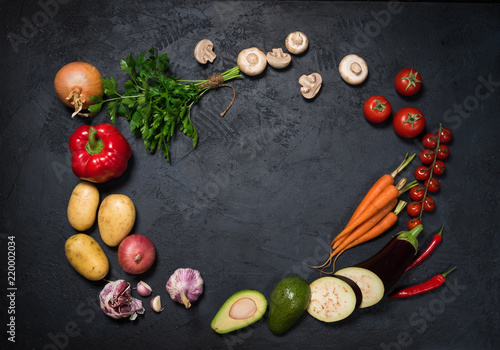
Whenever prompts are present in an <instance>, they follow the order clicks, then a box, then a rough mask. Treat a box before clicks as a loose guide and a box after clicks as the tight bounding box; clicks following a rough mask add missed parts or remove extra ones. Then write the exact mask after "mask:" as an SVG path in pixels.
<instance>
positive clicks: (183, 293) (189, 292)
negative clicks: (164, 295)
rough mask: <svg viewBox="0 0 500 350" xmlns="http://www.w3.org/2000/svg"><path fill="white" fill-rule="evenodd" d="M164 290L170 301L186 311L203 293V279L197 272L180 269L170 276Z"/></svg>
mask: <svg viewBox="0 0 500 350" xmlns="http://www.w3.org/2000/svg"><path fill="white" fill-rule="evenodd" d="M166 289H167V292H168V294H170V297H171V298H172V300H174V301H176V302H178V303H181V304H184V306H185V307H186V309H188V308H189V307H191V303H192V302H194V301H196V300H197V299H198V298H199V296H200V295H201V293H203V279H202V278H201V274H200V272H199V271H197V270H193V269H189V268H180V269H177V270H175V272H174V273H173V274H172V276H170V278H169V279H168V282H167V285H166Z"/></svg>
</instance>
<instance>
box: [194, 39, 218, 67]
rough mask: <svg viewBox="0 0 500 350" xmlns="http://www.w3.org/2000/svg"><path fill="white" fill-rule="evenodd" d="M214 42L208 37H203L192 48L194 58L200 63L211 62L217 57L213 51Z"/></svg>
mask: <svg viewBox="0 0 500 350" xmlns="http://www.w3.org/2000/svg"><path fill="white" fill-rule="evenodd" d="M213 49H214V44H213V43H212V42H211V41H210V40H209V39H203V40H201V41H200V42H199V43H198V44H196V47H195V48H194V58H195V59H196V61H198V62H199V63H201V64H205V63H207V61H210V63H212V62H213V61H214V59H215V58H216V57H217V56H216V55H215V53H214V52H213Z"/></svg>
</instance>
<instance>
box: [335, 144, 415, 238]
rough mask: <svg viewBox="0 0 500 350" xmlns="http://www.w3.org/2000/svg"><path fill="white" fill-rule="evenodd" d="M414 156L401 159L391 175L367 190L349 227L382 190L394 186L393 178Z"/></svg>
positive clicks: (383, 177)
mask: <svg viewBox="0 0 500 350" xmlns="http://www.w3.org/2000/svg"><path fill="white" fill-rule="evenodd" d="M415 155H416V154H413V155H412V156H411V157H410V158H408V153H407V154H406V155H405V158H404V159H403V162H402V163H401V164H400V165H399V166H398V167H397V168H396V170H394V171H393V172H392V173H391V174H384V175H382V176H381V177H380V178H379V179H378V180H377V181H376V182H375V183H374V184H373V186H372V187H371V188H370V189H369V190H368V192H367V193H366V195H365V197H364V198H363V199H362V200H361V202H360V203H359V205H358V207H357V208H356V210H355V211H354V213H353V214H352V216H351V219H350V220H349V222H348V223H347V225H349V224H350V223H352V222H353V221H354V220H355V219H356V218H357V217H358V216H359V215H360V214H361V213H362V212H363V211H364V210H365V209H366V208H367V207H368V205H370V203H371V202H372V201H373V200H374V199H375V197H377V195H379V194H380V192H382V190H383V189H384V188H385V187H387V186H390V185H392V184H394V178H395V177H396V175H397V174H399V173H400V172H401V170H403V169H404V168H405V167H406V166H407V165H408V164H409V163H410V162H411V161H412V160H413V158H415ZM340 238H341V237H339V236H337V237H335V238H334V240H333V241H334V242H335V241H338V240H339V239H340Z"/></svg>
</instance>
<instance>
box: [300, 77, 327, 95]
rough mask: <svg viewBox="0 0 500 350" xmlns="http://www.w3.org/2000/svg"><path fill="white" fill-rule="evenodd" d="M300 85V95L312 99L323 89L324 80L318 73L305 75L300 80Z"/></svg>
mask: <svg viewBox="0 0 500 350" xmlns="http://www.w3.org/2000/svg"><path fill="white" fill-rule="evenodd" d="M299 84H300V85H301V86H302V87H301V88H300V93H301V94H302V96H304V98H307V99H311V98H313V97H314V96H316V95H317V94H318V92H319V89H321V85H322V84H323V79H322V78H321V75H319V74H318V73H312V74H309V75H303V76H301V77H300V78H299Z"/></svg>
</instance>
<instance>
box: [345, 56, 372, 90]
mask: <svg viewBox="0 0 500 350" xmlns="http://www.w3.org/2000/svg"><path fill="white" fill-rule="evenodd" d="M339 73H340V76H341V77H342V79H344V81H345V82H346V83H349V84H351V85H358V84H361V83H362V82H363V81H365V79H366V77H367V76H368V66H367V65H366V62H365V60H364V59H362V58H361V57H359V56H358V55H354V54H351V55H347V56H345V57H344V58H343V59H342V61H340V64H339Z"/></svg>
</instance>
